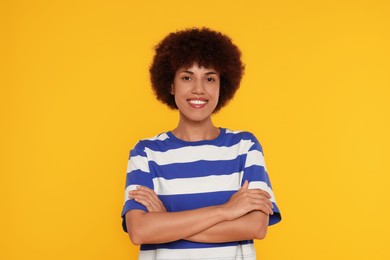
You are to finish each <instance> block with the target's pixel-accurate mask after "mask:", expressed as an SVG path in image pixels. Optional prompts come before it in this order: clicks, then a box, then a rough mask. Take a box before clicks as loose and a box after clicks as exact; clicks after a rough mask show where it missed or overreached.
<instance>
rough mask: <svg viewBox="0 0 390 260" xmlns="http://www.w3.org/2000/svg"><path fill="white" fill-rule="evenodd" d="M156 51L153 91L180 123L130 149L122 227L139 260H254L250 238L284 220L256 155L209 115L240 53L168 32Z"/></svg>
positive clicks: (211, 36)
mask: <svg viewBox="0 0 390 260" xmlns="http://www.w3.org/2000/svg"><path fill="white" fill-rule="evenodd" d="M155 50H156V53H155V56H154V59H153V63H152V65H151V67H150V74H151V82H152V86H153V89H154V92H155V94H156V97H157V99H158V100H160V101H162V102H163V103H165V104H166V105H168V106H169V107H170V108H172V109H176V110H178V112H179V115H180V119H179V122H178V125H177V127H176V128H175V129H173V130H172V131H168V132H164V133H161V134H159V135H157V136H155V137H153V138H149V139H144V140H141V141H139V142H138V143H137V144H136V146H135V147H134V149H133V150H131V152H130V159H129V162H128V169H127V178H126V190H125V204H124V206H123V211H122V219H123V228H124V230H125V231H127V232H128V233H129V236H130V239H131V241H132V242H133V243H134V244H135V245H141V248H140V253H139V259H256V252H255V249H254V245H253V239H263V238H264V237H265V235H266V233H267V227H268V226H269V225H272V224H275V223H277V222H279V221H280V220H281V216H280V212H279V209H278V207H277V205H276V202H275V198H274V195H273V192H272V186H271V183H270V181H269V178H268V174H267V170H266V167H265V163H264V157H263V151H262V147H261V145H260V143H259V142H258V140H257V139H256V137H255V136H254V135H253V134H251V133H249V132H244V131H231V130H229V129H226V128H220V127H216V126H215V125H214V124H213V121H212V117H211V116H212V114H213V113H215V112H217V111H218V110H220V109H221V108H222V107H223V106H225V105H226V104H227V103H228V101H229V100H230V99H231V98H232V97H233V96H234V94H235V92H236V90H237V89H238V87H239V84H240V81H241V78H242V75H243V72H244V66H243V64H242V62H241V58H240V57H241V53H240V51H239V49H238V48H237V46H236V45H234V44H233V43H232V42H231V40H230V38H229V37H227V36H226V35H223V34H221V33H219V32H215V31H212V30H210V29H207V28H201V29H196V28H195V29H188V30H183V31H178V32H176V33H171V34H169V35H168V36H167V37H166V38H164V39H163V40H162V41H161V42H160V43H159V45H157V47H156V49H155Z"/></svg>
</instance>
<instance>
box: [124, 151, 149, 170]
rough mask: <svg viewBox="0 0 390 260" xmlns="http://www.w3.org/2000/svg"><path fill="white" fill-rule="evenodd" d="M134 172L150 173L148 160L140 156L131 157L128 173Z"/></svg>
mask: <svg viewBox="0 0 390 260" xmlns="http://www.w3.org/2000/svg"><path fill="white" fill-rule="evenodd" d="M134 170H141V171H143V172H149V165H148V160H147V159H146V158H145V157H143V156H140V155H137V156H133V157H130V159H129V161H128V163H127V172H132V171H134Z"/></svg>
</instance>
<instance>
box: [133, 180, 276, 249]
mask: <svg viewBox="0 0 390 260" xmlns="http://www.w3.org/2000/svg"><path fill="white" fill-rule="evenodd" d="M247 187H248V182H245V183H244V185H243V187H242V188H241V189H240V190H239V191H238V192H236V193H235V194H234V195H233V196H232V197H231V199H230V200H229V201H228V202H227V203H225V204H223V205H220V206H213V207H206V208H201V209H196V210H190V211H183V212H171V213H166V212H165V208H164V206H163V205H162V203H161V201H160V200H159V199H158V197H157V196H156V194H155V193H154V192H153V191H152V190H150V189H148V188H146V187H139V189H138V190H136V191H132V192H131V193H130V197H131V198H133V199H135V200H136V201H137V202H139V203H141V204H143V205H144V206H146V207H147V209H148V211H149V213H146V212H143V211H134V210H133V211H130V212H128V213H127V214H126V222H127V225H128V230H129V235H130V238H131V240H132V241H133V243H135V244H140V243H163V242H169V241H175V240H178V239H187V240H190V241H197V242H222V241H224V242H226V241H237V240H244V239H252V238H262V237H263V236H264V235H265V232H266V230H267V224H268V214H272V209H271V207H272V204H271V203H270V202H269V199H268V198H269V197H270V196H269V194H268V193H266V192H264V191H262V190H248V189H247ZM260 210H262V211H264V212H266V213H262V212H261V211H260ZM252 211H253V212H252ZM257 211H258V212H257ZM248 212H251V213H249V214H247V213H248ZM248 221H249V222H250V223H253V225H251V224H250V223H249V225H248ZM254 227H255V228H254ZM156 230H158V232H156ZM138 231H139V233H138Z"/></svg>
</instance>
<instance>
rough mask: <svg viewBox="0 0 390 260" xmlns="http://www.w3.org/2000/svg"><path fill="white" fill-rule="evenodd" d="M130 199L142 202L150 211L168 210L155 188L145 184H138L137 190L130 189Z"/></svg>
mask: <svg viewBox="0 0 390 260" xmlns="http://www.w3.org/2000/svg"><path fill="white" fill-rule="evenodd" d="M129 199H134V200H135V201H136V202H138V203H141V204H142V205H144V206H145V207H146V209H147V210H148V211H149V212H166V211H167V210H166V209H165V206H164V204H163V203H162V202H161V200H160V199H159V198H158V197H157V195H156V193H155V192H154V190H151V189H149V188H148V187H145V186H138V187H137V189H136V190H132V191H129Z"/></svg>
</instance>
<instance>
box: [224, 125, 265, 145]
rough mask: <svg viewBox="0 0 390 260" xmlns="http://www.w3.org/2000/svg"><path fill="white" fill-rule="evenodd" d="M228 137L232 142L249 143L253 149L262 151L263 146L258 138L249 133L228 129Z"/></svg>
mask: <svg viewBox="0 0 390 260" xmlns="http://www.w3.org/2000/svg"><path fill="white" fill-rule="evenodd" d="M225 132H226V137H227V138H228V139H230V140H235V141H234V142H239V143H247V144H248V145H250V146H251V147H252V149H258V150H262V146H261V144H260V142H259V140H258V139H257V137H256V136H255V135H254V134H253V133H252V132H249V131H243V130H231V129H228V128H226V130H225Z"/></svg>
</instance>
